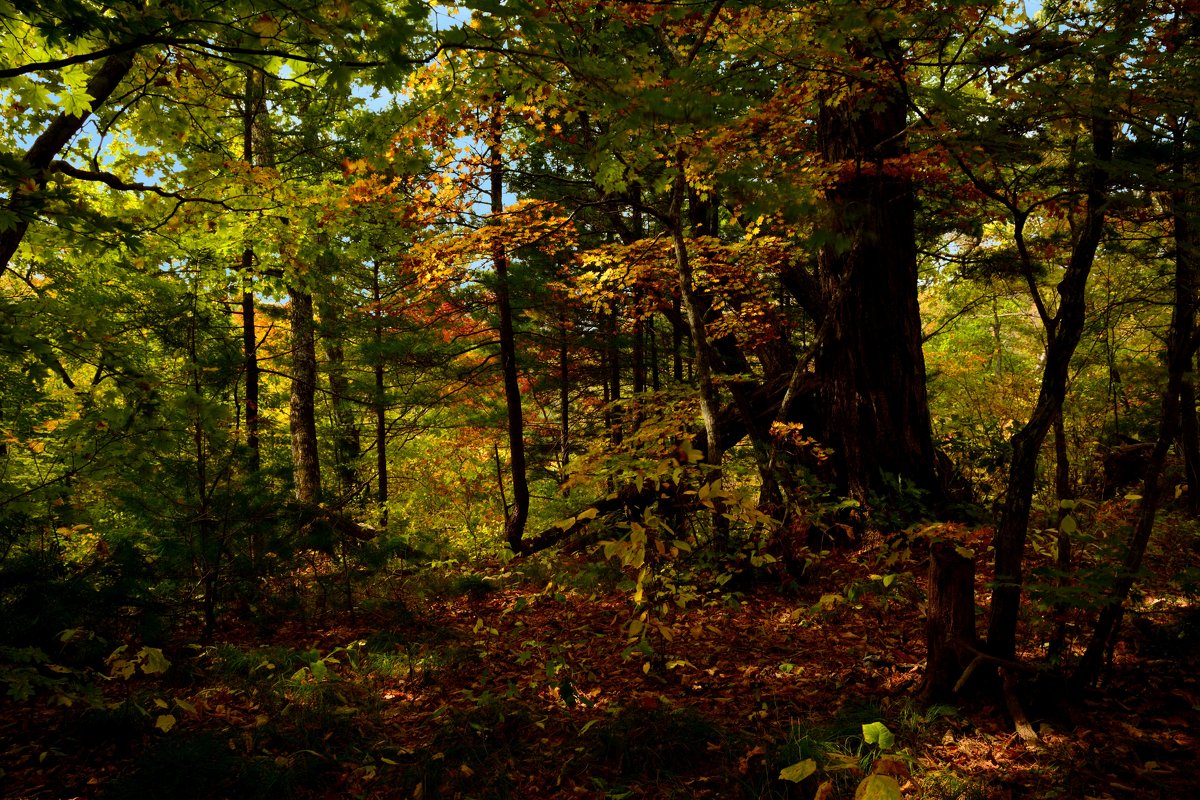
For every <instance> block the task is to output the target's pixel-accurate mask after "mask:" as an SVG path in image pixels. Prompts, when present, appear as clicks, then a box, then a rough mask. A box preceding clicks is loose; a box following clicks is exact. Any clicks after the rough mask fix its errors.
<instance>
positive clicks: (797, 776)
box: [779, 758, 817, 783]
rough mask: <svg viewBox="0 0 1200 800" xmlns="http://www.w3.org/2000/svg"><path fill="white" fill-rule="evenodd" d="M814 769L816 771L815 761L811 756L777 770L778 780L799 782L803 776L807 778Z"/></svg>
mask: <svg viewBox="0 0 1200 800" xmlns="http://www.w3.org/2000/svg"><path fill="white" fill-rule="evenodd" d="M816 771H817V762H816V761H814V760H813V759H811V758H806V759H804V760H803V761H797V762H796V763H795V764H792V765H791V766H790V767H784V768H783V769H782V770H781V771H780V772H779V780H781V781H791V782H792V783H799V782H800V781H802V780H804V779H805V778H807V777H808V776H809V775H812V774H813V773H814V772H816Z"/></svg>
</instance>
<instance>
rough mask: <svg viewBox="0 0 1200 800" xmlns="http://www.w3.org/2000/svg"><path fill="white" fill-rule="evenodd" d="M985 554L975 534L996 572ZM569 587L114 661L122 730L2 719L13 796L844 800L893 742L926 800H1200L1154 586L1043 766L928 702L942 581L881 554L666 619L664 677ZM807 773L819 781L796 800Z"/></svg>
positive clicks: (441, 601)
mask: <svg viewBox="0 0 1200 800" xmlns="http://www.w3.org/2000/svg"><path fill="white" fill-rule="evenodd" d="M986 536H987V532H986V531H980V532H977V533H975V534H967V538H969V539H971V541H970V542H969V544H970V545H972V546H976V547H978V548H980V550H982V549H983V548H985V547H986ZM1192 555H1194V552H1192ZM564 558H565V559H567V560H568V561H569V562H570V563H568V564H567V565H566V566H564V565H563V560H564ZM981 560H982V559H981ZM548 563H549V562H528V563H525V564H521V565H507V566H501V565H499V564H497V565H495V566H494V570H493V571H492V572H491V573H488V572H486V571H484V572H481V571H480V570H479V567H478V565H476V566H474V568H473V570H472V571H470V572H455V571H454V570H443V571H442V572H440V573H439V577H438V578H437V580H436V581H435V580H433V579H431V578H430V576H429V574H425V575H424V577H416V576H413V575H408V576H406V575H397V576H395V577H394V578H393V579H391V580H390V581H386V582H382V583H380V582H377V583H378V585H377V587H376V590H375V592H374V595H373V596H371V597H367V598H364V599H362V600H361V602H360V604H359V611H358V613H356V614H355V615H354V616H353V618H352V617H351V615H350V614H349V613H347V612H345V611H341V612H337V613H334V612H329V613H327V614H325V615H323V616H321V617H310V618H309V619H307V620H305V619H301V618H299V617H300V615H299V614H298V613H296V612H295V611H293V612H291V613H290V614H289V613H284V612H281V611H275V612H269V611H268V610H267V609H258V610H256V611H255V614H254V615H255V616H257V617H258V621H257V622H255V621H254V620H253V619H247V620H246V621H244V622H236V623H233V622H230V623H227V624H226V625H224V626H223V627H222V629H221V630H220V631H219V634H218V636H217V637H216V641H215V643H214V644H211V645H205V646H200V645H196V644H189V643H188V639H189V638H190V637H188V636H183V637H182V638H180V639H179V640H178V641H177V642H176V643H175V644H172V645H168V646H164V648H163V652H164V654H165V657H166V658H167V659H168V660H169V661H170V662H171V663H170V666H169V668H167V669H166V670H165V671H163V672H159V671H158V669H159V668H160V667H162V666H164V665H163V664H160V663H159V662H158V660H157V657H156V653H155V651H136V650H135V648H137V645H136V644H134V645H132V646H131V647H130V648H129V649H128V650H126V651H124V652H123V654H120V655H118V657H117V658H115V659H110V661H109V668H110V669H111V670H112V672H113V673H120V672H121V667H125V668H126V669H125V671H126V672H131V673H132V674H131V675H130V676H129V677H128V679H126V680H121V679H120V678H119V677H118V678H112V679H106V680H103V681H99V683H101V684H103V685H102V686H101V693H102V697H103V698H104V700H105V702H103V703H98V702H96V698H95V697H93V698H92V702H90V703H87V702H84V700H83V699H80V698H79V697H74V700H73V704H72V705H71V706H63V705H56V704H55V703H56V702H60V703H61V702H66V701H68V700H71V699H72V696H71V695H70V693H64V692H62V691H59V692H58V693H57V694H56V693H55V692H52V691H48V692H42V693H41V694H38V695H35V696H34V697H33V698H31V699H28V700H25V701H22V702H19V703H18V702H16V701H14V700H11V699H6V700H3V701H0V769H2V770H3V771H2V773H0V793H2V794H3V796H4V797H28V798H73V797H103V798H139V797H147V798H151V797H153V798H167V799H168V800H184V799H185V798H208V797H235V798H244V797H245V798H249V797H261V798H282V797H364V798H393V797H394V798H414V799H417V800H420V799H422V798H452V797H461V798H471V797H474V798H504V797H511V798H530V799H531V800H532V799H535V798H614V799H619V798H643V797H645V798H651V797H653V798H658V797H662V798H669V797H678V798H702V797H711V798H805V799H806V800H807V799H808V798H813V797H814V796H818V797H821V798H826V799H828V800H832V798H850V797H853V796H854V794H855V787H856V786H857V785H858V784H859V781H860V780H861V779H862V776H863V775H864V774H866V772H865V771H869V770H871V769H872V766H871V765H872V761H873V760H877V758H878V757H879V756H881V755H885V753H884V752H883V750H882V749H881V747H880V746H879V744H872V743H868V742H866V741H864V731H863V725H864V724H870V723H875V722H881V723H883V724H884V725H885V726H886V727H887V729H888V730H889V731H890V732H891V733H892V734H894V737H895V739H894V744H892V745H891V747H890V748H889V749H888V751H887V755H891V756H892V758H885V759H883V761H881V762H880V764H883V763H884V762H888V763H887V768H886V770H881V769H880V768H879V767H878V766H876V767H875V768H874V769H875V771H876V772H886V773H887V774H889V775H891V776H894V778H895V780H896V782H897V783H898V784H899V785H900V786H901V789H902V792H903V796H904V797H913V798H948V799H957V798H962V799H963V800H984V799H985V798H987V799H989V800H991V799H996V800H1000V799H1004V800H1007V799H1008V798H1079V799H1080V800H1083V799H1084V798H1105V799H1108V798H1114V799H1121V800H1123V799H1124V798H1138V799H1139V800H1141V799H1143V798H1161V799H1162V800H1166V798H1172V799H1174V798H1182V797H1194V796H1196V795H1195V791H1196V787H1197V786H1200V755H1198V754H1200V672H1198V670H1197V667H1198V666H1200V611H1198V609H1196V608H1194V607H1191V606H1189V605H1188V604H1186V603H1185V602H1184V601H1182V600H1179V599H1177V598H1175V597H1169V596H1167V595H1166V594H1165V593H1164V594H1163V595H1162V596H1161V597H1160V596H1157V595H1155V594H1154V590H1153V588H1152V587H1153V585H1154V583H1155V581H1154V580H1153V579H1152V580H1151V582H1150V584H1149V585H1148V586H1147V587H1146V588H1145V590H1144V594H1143V596H1142V601H1141V604H1140V606H1139V610H1138V613H1136V614H1131V615H1129V617H1132V619H1131V618H1129V617H1127V620H1126V623H1125V627H1124V636H1123V640H1122V643H1121V644H1120V645H1119V646H1118V647H1117V648H1116V651H1115V654H1114V658H1113V661H1112V665H1111V668H1110V670H1109V671H1108V673H1107V675H1106V682H1105V685H1104V686H1103V688H1102V689H1100V690H1097V691H1095V692H1093V693H1091V694H1088V695H1086V696H1084V697H1081V698H1077V699H1075V700H1073V701H1071V702H1070V703H1069V704H1064V703H1062V702H1061V700H1062V696H1061V695H1059V696H1057V697H1052V698H1049V699H1051V700H1055V701H1058V702H1046V701H1047V699H1048V698H1047V697H1046V696H1045V695H1053V694H1055V692H1056V690H1054V689H1049V690H1046V691H1042V692H1041V695H1043V696H1041V697H1039V696H1038V694H1039V693H1038V692H1036V691H1035V692H1033V693H1032V694H1028V695H1026V708H1027V712H1028V715H1029V717H1030V719H1031V721H1032V722H1033V724H1034V726H1035V727H1036V728H1037V729H1038V731H1039V733H1040V742H1038V743H1036V744H1033V745H1027V744H1025V743H1023V742H1022V740H1021V739H1020V738H1018V737H1017V736H1016V735H1015V734H1014V733H1013V726H1012V723H1011V721H1010V720H1009V719H1007V717H1006V713H1005V711H1004V708H1003V706H1002V704H999V703H998V704H996V705H991V706H989V705H980V704H973V705H971V706H970V707H966V706H964V707H963V708H959V709H956V708H952V707H949V706H934V707H932V708H923V707H921V706H920V705H919V704H917V703H916V702H915V701H913V700H912V699H911V698H912V697H913V696H914V694H915V691H916V689H917V688H918V686H919V684H920V679H921V676H922V668H923V659H924V642H923V620H922V618H921V601H922V599H923V596H924V590H923V586H922V580H923V579H922V578H921V577H920V576H921V572H920V570H917V571H914V572H913V573H912V574H910V575H901V576H900V577H899V578H897V579H896V580H895V581H894V582H893V583H891V584H890V585H889V587H888V589H887V591H881V589H882V581H881V580H879V576H875V577H872V574H873V573H875V572H876V571H877V570H878V569H879V565H878V563H877V560H876V557H875V555H874V554H872V553H867V552H865V551H864V552H859V553H853V552H846V553H839V554H835V555H834V556H832V557H830V558H829V559H828V560H826V561H825V562H824V563H823V564H822V565H821V577H820V580H818V581H815V582H814V585H812V586H801V587H798V588H797V587H791V588H788V589H784V588H781V587H780V586H778V585H777V584H771V583H767V582H758V583H755V584H748V585H745V586H743V587H741V591H740V592H739V593H738V594H737V595H736V596H730V594H729V587H728V586H727V587H726V591H725V592H724V594H725V596H724V597H722V596H721V595H720V594H712V595H709V596H701V597H698V598H696V599H695V600H693V601H692V602H691V603H690V604H689V605H688V607H687V609H685V610H683V611H675V612H673V613H672V614H671V615H670V616H669V618H667V621H665V622H663V624H662V625H661V626H660V625H659V624H657V623H656V622H655V621H654V619H653V618H650V619H648V623H649V624H648V626H647V630H648V631H649V634H648V639H647V641H648V642H649V643H650V644H652V648H651V649H650V650H646V649H639V648H638V647H636V646H631V645H630V644H629V640H630V637H629V632H630V623H631V619H632V618H633V615H632V611H631V609H632V608H633V606H632V603H631V597H630V592H629V591H627V588H628V587H625V588H624V589H623V588H620V587H619V586H618V584H619V582H620V579H621V577H622V576H621V575H620V574H619V573H617V572H616V571H615V570H614V569H613V568H612V567H609V566H606V565H605V564H598V563H596V562H595V561H594V560H587V559H584V558H582V557H576V560H574V561H570V558H569V557H562V556H560V557H559V558H558V560H557V565H556V566H555V567H554V568H553V570H551V568H550V567H549V566H547V564H548ZM1158 567H1160V568H1161V569H1162V571H1163V572H1164V573H1169V572H1170V571H1171V570H1172V569H1173V567H1172V564H1171V563H1169V561H1165V560H1161V559H1160V561H1159V562H1158ZM986 577H987V576H986V575H981V576H979V580H980V588H979V591H980V594H979V597H981V598H986V596H987V594H986V589H985V587H984V581H985V580H986ZM418 584H419V585H418ZM818 587H821V589H823V590H824V592H826V593H829V592H836V593H838V596H839V597H841V598H842V600H841V601H835V599H834V596H833V595H831V594H822V592H821V589H819V588H818ZM830 587H836V588H830ZM852 587H859V588H858V590H855V589H853V588H852ZM872 587H874V588H872ZM264 620H269V621H264ZM635 628H636V625H635ZM192 641H194V638H192ZM51 655H53V654H51ZM1026 655H1027V656H1028V657H1030V658H1034V657H1036V656H1037V655H1038V654H1034V653H1029V654H1026ZM146 668H148V669H149V672H150V673H152V674H145V673H146V672H147V669H146ZM38 669H40V670H41V673H40V674H42V675H46V674H50V673H48V672H47V670H51V671H53V670H54V667H52V666H47V665H42V666H41V667H39V668H38ZM59 669H64V670H65V669H66V668H65V667H60V668H59ZM10 677H11V676H10ZM1064 706H1067V708H1066V712H1069V713H1065V712H1064ZM807 758H813V759H814V760H815V764H816V765H817V766H818V770H817V772H816V774H814V775H812V776H810V777H808V778H806V779H805V780H803V781H800V782H796V783H792V782H788V781H784V780H781V779H780V772H781V770H782V769H783V768H785V767H788V766H789V765H792V764H796V763H798V762H801V761H803V760H804V759H807Z"/></svg>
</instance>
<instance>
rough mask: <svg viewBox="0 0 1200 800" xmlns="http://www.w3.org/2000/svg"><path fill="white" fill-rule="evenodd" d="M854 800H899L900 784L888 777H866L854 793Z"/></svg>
mask: <svg viewBox="0 0 1200 800" xmlns="http://www.w3.org/2000/svg"><path fill="white" fill-rule="evenodd" d="M854 800H901V795H900V784H898V783H896V779H895V778H893V777H891V776H889V775H868V776H867V777H865V778H863V781H862V783H860V784H859V785H858V789H857V790H856V791H855V792H854Z"/></svg>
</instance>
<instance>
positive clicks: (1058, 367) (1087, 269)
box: [987, 71, 1115, 661]
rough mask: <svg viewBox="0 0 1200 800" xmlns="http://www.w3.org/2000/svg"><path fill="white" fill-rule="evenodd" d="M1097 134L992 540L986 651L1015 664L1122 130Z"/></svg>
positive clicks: (1102, 78)
mask: <svg viewBox="0 0 1200 800" xmlns="http://www.w3.org/2000/svg"><path fill="white" fill-rule="evenodd" d="M1097 83H1098V84H1100V87H1101V88H1103V87H1104V86H1106V85H1107V74H1104V73H1103V71H1101V72H1100V74H1098V75H1097ZM1091 128H1092V154H1093V156H1094V158H1095V163H1094V165H1093V166H1092V167H1091V168H1089V170H1088V179H1087V197H1086V206H1085V211H1084V214H1085V218H1084V221H1083V225H1082V226H1081V230H1080V232H1079V235H1078V238H1077V239H1076V241H1075V246H1074V247H1073V248H1072V251H1071V258H1070V260H1069V261H1068V262H1067V268H1066V270H1065V272H1064V274H1063V278H1062V280H1061V281H1060V282H1059V284H1058V296H1059V306H1058V312H1057V313H1056V314H1055V316H1054V317H1053V319H1046V320H1044V321H1045V322H1046V357H1045V362H1044V364H1045V366H1044V367H1043V371H1042V384H1041V388H1040V389H1039V391H1038V399H1037V404H1036V405H1035V406H1034V409H1033V413H1032V414H1030V417H1029V421H1028V422H1026V423H1025V425H1024V426H1022V428H1021V429H1020V430H1019V431H1017V433H1016V434H1014V435H1013V438H1012V446H1013V457H1012V464H1011V466H1010V467H1009V471H1008V486H1007V493H1006V495H1005V499H1004V506H1003V508H1002V510H1001V512H1000V524H999V526H998V527H997V529H996V534H995V537H994V540H993V544H994V547H995V575H996V588H995V589H994V590H993V592H992V609H991V618H990V621H989V625H988V641H987V645H988V650H989V651H990V652H991V654H992V655H994V656H996V657H997V658H1001V659H1005V660H1010V661H1011V660H1013V659H1015V658H1016V648H1017V618H1018V615H1019V612H1020V607H1021V582H1022V562H1023V560H1024V553H1025V539H1026V536H1027V534H1028V532H1029V515H1030V510H1031V508H1032V505H1033V488H1034V479H1035V477H1036V473H1037V458H1038V451H1039V450H1040V449H1041V446H1042V442H1043V440H1044V439H1045V438H1046V433H1047V431H1049V429H1050V425H1051V424H1052V423H1053V422H1054V418H1055V416H1056V415H1057V414H1058V413H1059V412H1060V411H1061V409H1062V404H1063V399H1064V397H1065V395H1066V382H1067V374H1068V370H1069V367H1070V364H1071V356H1072V355H1073V354H1074V353H1075V347H1076V346H1077V345H1078V344H1079V338H1080V336H1081V334H1082V333H1083V323H1084V316H1085V312H1086V288H1087V279H1088V275H1089V274H1090V273H1091V270H1092V264H1093V263H1094V261H1095V259H1096V250H1097V248H1098V247H1099V245H1100V238H1101V236H1102V234H1103V232H1104V212H1105V208H1106V206H1107V204H1108V195H1107V187H1108V181H1109V176H1108V171H1107V168H1106V164H1107V162H1109V161H1110V160H1111V159H1112V151H1113V138H1114V135H1115V130H1114V126H1113V122H1112V119H1111V118H1110V117H1109V116H1108V114H1107V113H1106V112H1101V111H1099V110H1097V111H1096V112H1095V113H1094V115H1093V118H1092V122H1091ZM1023 226H1024V218H1019V219H1018V220H1017V225H1016V231H1015V234H1014V235H1015V236H1017V237H1018V246H1019V247H1021V249H1022V250H1023V249H1024V248H1023V240H1022V239H1021V238H1020V237H1021V236H1022V235H1023V233H1022V229H1023Z"/></svg>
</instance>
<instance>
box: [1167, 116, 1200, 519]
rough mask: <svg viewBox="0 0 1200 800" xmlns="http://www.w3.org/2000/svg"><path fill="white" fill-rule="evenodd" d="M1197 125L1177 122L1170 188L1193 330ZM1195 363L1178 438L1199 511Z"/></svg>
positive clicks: (1198, 232)
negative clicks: (1193, 138)
mask: <svg viewBox="0 0 1200 800" xmlns="http://www.w3.org/2000/svg"><path fill="white" fill-rule="evenodd" d="M1189 132H1191V133H1192V134H1193V135H1194V128H1193V126H1192V125H1191V124H1189V123H1188V122H1184V121H1177V122H1176V123H1175V141H1174V162H1175V163H1174V165H1173V172H1174V177H1175V180H1176V181H1177V186H1176V188H1175V189H1174V191H1172V192H1171V215H1172V217H1173V222H1174V226H1175V286H1176V292H1177V295H1178V296H1177V299H1176V309H1175V313H1176V314H1178V315H1179V318H1180V322H1179V327H1180V329H1181V330H1185V331H1190V330H1192V329H1193V328H1194V327H1195V325H1196V280H1197V278H1196V269H1197V267H1196V264H1197V260H1198V259H1200V222H1198V221H1197V211H1198V210H1200V191H1197V190H1196V188H1195V184H1194V182H1191V183H1189V177H1192V178H1194V177H1195V176H1194V175H1189V172H1192V171H1193V170H1194V168H1189V165H1188V154H1187V152H1186V149H1187V137H1188V134H1189ZM1195 367H1196V365H1195V364H1194V363H1191V362H1189V364H1188V366H1187V368H1186V369H1185V370H1184V372H1183V375H1182V379H1181V382H1180V386H1179V424H1180V428H1179V439H1180V443H1181V445H1182V447H1181V448H1180V449H1181V450H1182V451H1183V463H1184V469H1185V474H1186V476H1187V487H1188V497H1187V503H1188V511H1189V512H1190V513H1191V514H1192V515H1193V516H1195V515H1197V514H1200V426H1198V425H1197V420H1196V383H1195V377H1196V372H1195Z"/></svg>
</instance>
